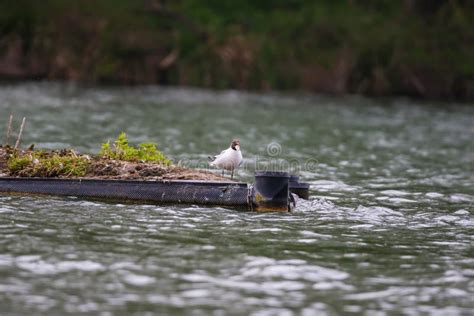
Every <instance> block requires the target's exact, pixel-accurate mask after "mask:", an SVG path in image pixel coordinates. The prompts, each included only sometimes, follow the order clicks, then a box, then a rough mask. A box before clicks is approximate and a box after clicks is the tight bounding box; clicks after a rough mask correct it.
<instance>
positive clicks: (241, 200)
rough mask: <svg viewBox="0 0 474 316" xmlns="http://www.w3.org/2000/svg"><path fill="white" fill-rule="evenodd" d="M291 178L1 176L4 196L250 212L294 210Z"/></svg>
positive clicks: (268, 175) (273, 174)
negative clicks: (132, 202) (217, 180)
mask: <svg viewBox="0 0 474 316" xmlns="http://www.w3.org/2000/svg"><path fill="white" fill-rule="evenodd" d="M289 179H290V176H289V175H288V173H285V172H257V173H256V175H255V184H248V183H243V182H220V181H219V182H215V181H212V182H211V181H188V180H173V181H141V180H107V179H85V178H78V179H64V178H17V177H0V193H27V194H46V195H59V196H77V197H84V198H94V199H109V200H125V201H127V200H128V201H140V202H143V203H153V204H162V203H168V204H197V205H209V206H225V207H232V208H239V209H245V210H249V211H291V209H292V206H293V205H294V200H293V199H292V196H291V194H290V181H289ZM293 184H294V183H293ZM294 185H295V184H294ZM308 187H309V186H308ZM303 195H304V194H303ZM301 197H304V196H301ZM306 197H307V194H306Z"/></svg>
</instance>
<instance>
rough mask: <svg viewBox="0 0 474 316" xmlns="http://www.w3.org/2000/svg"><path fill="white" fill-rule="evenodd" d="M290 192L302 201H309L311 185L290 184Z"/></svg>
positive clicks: (301, 183)
mask: <svg viewBox="0 0 474 316" xmlns="http://www.w3.org/2000/svg"><path fill="white" fill-rule="evenodd" d="M290 192H291V193H294V194H296V195H298V196H299V197H300V198H302V199H305V200H307V199H309V183H305V182H297V183H290Z"/></svg>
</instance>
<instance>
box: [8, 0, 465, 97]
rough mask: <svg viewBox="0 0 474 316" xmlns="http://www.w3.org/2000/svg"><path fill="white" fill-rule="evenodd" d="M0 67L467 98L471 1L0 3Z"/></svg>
mask: <svg viewBox="0 0 474 316" xmlns="http://www.w3.org/2000/svg"><path fill="white" fill-rule="evenodd" d="M0 12H2V13H1V14H0V52H1V53H0V79H1V80H25V79H27V80H44V79H47V80H58V81H63V80H64V81H77V82H86V83H108V84H109V83H113V84H125V85H129V84H157V85H173V86H194V87H203V88H212V89H239V90H256V91H268V90H303V91H310V92H317V93H330V94H346V93H355V94H365V95H372V96H388V95H406V96H412V97H420V98H429V99H456V100H474V64H473V63H472V58H471V57H472V55H473V47H472V44H471V43H472V42H474V33H473V29H472V26H471V23H470V22H469V21H472V20H473V19H474V8H473V6H472V4H468V3H467V2H460V1H421V0H412V1H384V2H381V1H340V2H327V3H326V2H312V3H311V2H303V1H294V2H291V3H288V2H281V3H278V2H273V1H270V2H263V3H262V2H255V3H254V2H245V1H244V2H222V3H221V2H220V1H218V2H215V3H209V2H206V3H204V2H201V1H173V2H165V1H121V2H120V4H117V2H116V1H111V0H102V1H97V2H94V3H93V4H90V3H88V2H76V3H74V4H70V3H66V2H61V1H54V0H47V1H42V2H41V3H39V2H37V1H31V0H24V1H17V2H14V3H10V2H9V3H5V4H0Z"/></svg>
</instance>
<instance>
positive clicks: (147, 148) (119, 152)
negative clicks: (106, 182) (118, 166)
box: [100, 132, 171, 166]
mask: <svg viewBox="0 0 474 316" xmlns="http://www.w3.org/2000/svg"><path fill="white" fill-rule="evenodd" d="M100 155H101V156H102V157H103V158H110V159H116V160H125V161H151V162H158V163H161V164H163V165H165V166H170V165H171V160H169V159H168V158H166V157H165V155H163V153H162V152H161V151H159V150H158V149H157V148H156V144H155V143H142V144H139V145H138V147H133V146H130V145H129V144H128V139H127V135H126V134H125V133H124V132H122V133H120V135H119V136H118V137H117V139H116V140H115V142H114V143H113V144H112V145H111V144H110V141H108V142H106V143H103V144H102V150H101V152H100Z"/></svg>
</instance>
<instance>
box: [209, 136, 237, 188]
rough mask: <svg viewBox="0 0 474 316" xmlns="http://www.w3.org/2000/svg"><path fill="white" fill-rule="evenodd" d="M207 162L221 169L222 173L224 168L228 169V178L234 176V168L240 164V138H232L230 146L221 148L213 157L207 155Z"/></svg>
mask: <svg viewBox="0 0 474 316" xmlns="http://www.w3.org/2000/svg"><path fill="white" fill-rule="evenodd" d="M209 160H210V162H209V164H210V165H211V166H215V167H217V168H220V169H222V174H224V170H230V171H231V176H230V178H231V179H233V178H234V170H235V169H237V168H238V167H239V166H240V165H241V164H242V160H243V159H242V152H241V151H240V140H238V139H234V140H233V141H232V143H230V147H229V148H227V149H226V150H223V151H222V152H221V153H220V154H219V155H217V156H214V157H209Z"/></svg>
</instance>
